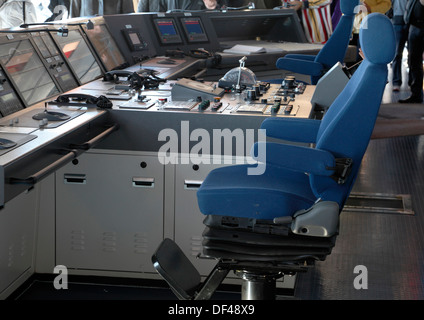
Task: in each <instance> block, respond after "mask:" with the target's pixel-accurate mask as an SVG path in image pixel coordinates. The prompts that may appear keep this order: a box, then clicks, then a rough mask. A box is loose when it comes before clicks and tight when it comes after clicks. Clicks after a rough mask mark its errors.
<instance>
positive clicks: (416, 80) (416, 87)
mask: <svg viewBox="0 0 424 320" xmlns="http://www.w3.org/2000/svg"><path fill="white" fill-rule="evenodd" d="M408 50H409V59H408V62H409V74H410V87H411V93H412V94H411V96H410V97H409V98H407V99H403V100H399V102H401V103H420V102H422V101H423V52H424V29H420V28H417V27H415V26H413V25H411V26H410V28H409V37H408Z"/></svg>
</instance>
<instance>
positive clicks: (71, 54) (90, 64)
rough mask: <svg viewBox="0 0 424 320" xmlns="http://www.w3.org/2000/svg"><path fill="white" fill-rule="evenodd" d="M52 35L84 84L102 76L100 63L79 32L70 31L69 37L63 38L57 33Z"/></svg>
mask: <svg viewBox="0 0 424 320" xmlns="http://www.w3.org/2000/svg"><path fill="white" fill-rule="evenodd" d="M52 35H53V38H54V39H55V40H56V42H57V43H58V45H59V47H60V48H61V50H62V53H63V55H64V56H65V57H66V59H67V60H68V62H69V64H70V66H71V67H72V69H73V70H74V72H75V74H76V76H77V78H78V79H79V80H80V82H81V83H82V84H85V83H87V82H90V81H92V80H95V79H97V78H99V77H100V76H101V75H102V70H101V68H100V65H99V63H98V62H97V60H96V58H95V56H94V54H93V52H92V51H91V50H90V48H89V47H88V45H87V43H86V42H85V40H84V38H83V37H82V35H81V33H80V32H79V30H76V29H74V30H69V33H68V36H67V37H62V36H60V35H58V33H57V32H52Z"/></svg>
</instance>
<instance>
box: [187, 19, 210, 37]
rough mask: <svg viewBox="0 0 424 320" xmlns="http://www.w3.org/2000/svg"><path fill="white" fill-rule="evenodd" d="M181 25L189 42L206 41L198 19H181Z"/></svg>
mask: <svg viewBox="0 0 424 320" xmlns="http://www.w3.org/2000/svg"><path fill="white" fill-rule="evenodd" d="M181 23H182V25H183V27H184V31H185V33H186V36H187V40H188V41H189V42H201V41H208V37H207V36H206V33H205V31H204V29H203V26H202V22H201V21H200V18H182V19H181Z"/></svg>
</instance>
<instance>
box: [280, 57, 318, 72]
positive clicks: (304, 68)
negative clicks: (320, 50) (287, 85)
mask: <svg viewBox="0 0 424 320" xmlns="http://www.w3.org/2000/svg"><path fill="white" fill-rule="evenodd" d="M275 66H276V67H277V68H278V69H282V70H287V71H292V72H296V73H300V74H307V75H310V76H320V75H322V72H323V70H324V67H323V65H322V64H321V63H318V62H315V61H311V60H305V59H299V58H290V57H287V56H285V57H282V58H278V60H277V62H276V63H275Z"/></svg>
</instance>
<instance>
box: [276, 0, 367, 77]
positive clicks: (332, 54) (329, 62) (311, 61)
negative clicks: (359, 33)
mask: <svg viewBox="0 0 424 320" xmlns="http://www.w3.org/2000/svg"><path fill="white" fill-rule="evenodd" d="M358 4H359V1H358V0H340V10H341V12H342V17H341V18H340V21H339V23H338V24H337V27H336V28H335V30H334V32H333V34H332V35H331V37H330V39H328V41H327V42H326V43H325V44H324V46H323V47H322V49H321V50H320V51H319V53H318V54H317V55H307V54H287V55H286V56H284V57H282V58H279V59H278V60H277V62H276V67H277V68H278V69H282V70H287V71H291V72H294V73H298V74H304V75H310V76H311V84H312V85H315V84H316V83H317V82H318V80H319V79H320V78H321V77H322V76H323V75H324V74H325V73H326V72H327V71H328V70H329V69H331V68H332V67H333V66H334V65H335V64H336V63H337V62H340V63H342V64H343V61H344V57H345V55H346V51H347V48H348V46H349V40H350V37H351V35H352V27H353V21H354V18H355V12H354V11H356V10H355V7H356V6H357V5H358Z"/></svg>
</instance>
